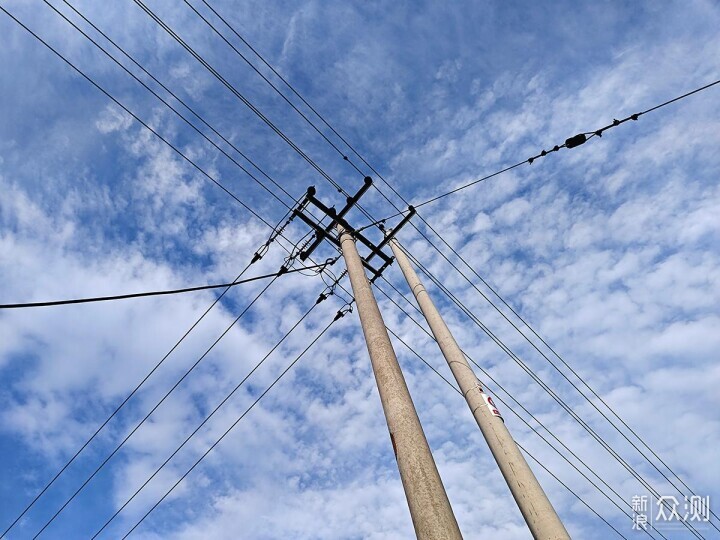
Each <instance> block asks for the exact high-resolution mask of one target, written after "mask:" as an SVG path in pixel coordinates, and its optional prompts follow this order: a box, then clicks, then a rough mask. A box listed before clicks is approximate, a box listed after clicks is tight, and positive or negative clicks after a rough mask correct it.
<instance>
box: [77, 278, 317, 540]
mask: <svg viewBox="0 0 720 540" xmlns="http://www.w3.org/2000/svg"><path fill="white" fill-rule="evenodd" d="M327 298H328V294H327V289H325V291H323V292H321V293H320V296H319V297H318V299H317V301H315V302H314V303H313V305H312V306H311V307H310V309H308V310H307V311H306V312H305V313H304V314H303V315H302V316H301V317H300V318H299V319H298V320H297V322H295V324H293V325H292V326H291V327H290V329H289V330H287V331H286V332H285V333H284V334H283V336H282V337H281V338H280V339H279V340H278V341H277V343H275V345H273V347H272V348H271V349H270V350H269V351H268V352H267V353H266V354H265V356H263V357H262V358H261V359H260V360H259V361H258V362H257V363H256V364H255V366H253V368H252V369H251V370H250V371H249V372H248V373H247V375H245V376H244V377H243V378H242V380H241V381H240V382H239V383H237V385H236V386H235V387H234V388H233V389H232V390H231V391H230V392H229V393H228V394H227V395H226V396H225V397H224V398H223V399H222V400H221V401H220V402H219V403H218V404H217V405H216V406H215V408H214V409H213V410H212V411H211V412H210V413H208V414H206V415H205V418H203V420H202V422H200V424H198V426H197V427H196V428H195V429H194V430H193V431H192V432H191V433H190V434H189V435H188V436H187V437H185V439H184V440H183V442H182V443H180V445H179V446H178V447H177V448H176V449H175V450H174V451H173V452H172V453H171V454H170V455H169V456H168V458H167V459H165V461H163V462H162V464H160V465H159V466H158V467H157V468H156V469H155V471H154V472H153V473H152V474H151V475H150V476H149V477H148V478H147V479H146V480H145V481H144V482H143V483H142V484H141V485H140V486H139V487H138V488H137V489H136V490H135V491H134V492H133V494H132V495H130V496H129V497H128V498H127V499H126V500H125V502H124V503H123V504H122V505H120V506H119V507H118V509H117V510H116V511H115V513H114V514H113V515H112V516H110V517H109V518H108V519H107V520H106V521H105V522H104V523H103V525H102V527H100V529H98V530H97V531H96V532H95V534H94V535H93V536H92V538H91V540H94V539H95V538H97V537H98V536H99V535H100V533H102V531H104V530H105V529H106V528H107V527H108V525H110V523H112V521H113V520H114V519H115V518H116V517H117V516H118V515H119V514H120V513H121V512H122V511H123V510H124V509H125V507H127V505H128V504H130V502H132V500H133V499H135V497H136V496H137V495H138V494H139V493H140V492H141V491H142V490H143V489H144V488H145V486H147V485H148V484H149V483H150V482H151V481H152V479H153V478H155V477H156V476H157V475H158V474H159V473H160V471H161V470H162V469H163V468H165V466H166V465H167V464H168V463H169V462H170V461H171V460H172V459H173V458H174V457H175V456H176V455H177V454H178V452H180V450H182V449H183V448H184V447H185V445H186V444H187V443H188V442H189V441H190V439H192V438H193V437H194V436H195V434H197V432H198V431H200V429H202V427H203V426H204V425H205V424H207V423H208V422H209V421H210V419H211V418H212V417H213V416H215V413H217V412H218V410H220V408H221V407H222V406H223V405H225V403H227V402H228V401H229V400H230V398H232V397H233V396H234V395H235V393H236V392H237V391H238V390H240V388H242V386H243V385H244V384H245V383H246V382H247V380H248V379H249V378H250V377H251V376H252V374H253V373H255V372H256V371H257V370H258V369H259V368H260V366H262V365H263V364H264V363H265V361H266V360H267V359H268V358H269V357H270V356H271V355H272V354H273V353H274V352H275V351H276V350H277V348H278V347H280V345H282V344H283V343H284V342H285V340H286V339H287V338H289V337H290V335H291V334H292V333H293V331H294V330H295V329H296V328H297V327H298V326H300V324H302V322H303V321H304V320H305V319H306V318H307V317H308V315H310V313H312V311H313V310H314V309H315V308H316V307H317V306H318V305H319V304H320V303H322V302H323V301H324V300H326V299H327Z"/></svg>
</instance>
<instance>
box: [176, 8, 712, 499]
mask: <svg viewBox="0 0 720 540" xmlns="http://www.w3.org/2000/svg"><path fill="white" fill-rule="evenodd" d="M185 1H186V3H187V4H188V5H189V6H190V7H191V9H192V10H193V11H194V12H195V13H196V14H197V15H198V16H199V17H200V18H201V19H202V20H203V21H204V22H205V23H206V24H208V26H210V28H212V29H213V31H214V32H215V33H217V34H218V35H219V36H220V37H221V38H222V39H223V40H224V41H225V42H226V43H227V44H228V45H229V46H230V47H231V48H232V49H233V50H234V51H235V52H236V53H237V54H238V55H239V56H240V57H241V58H242V59H243V60H244V61H245V62H246V63H248V65H250V66H251V67H252V68H253V70H255V72H256V73H258V74H259V75H260V76H261V77H262V78H263V80H265V82H266V83H268V84H269V85H270V86H271V87H272V88H273V89H274V90H275V91H276V92H277V93H278V94H279V95H280V96H281V97H282V98H283V99H284V100H285V101H286V102H288V103H289V104H290V105H291V107H292V108H293V109H294V110H295V111H296V112H297V113H298V114H300V116H302V118H303V119H304V120H305V121H306V122H308V123H309V124H310V125H311V126H312V127H313V128H314V129H315V130H316V131H317V132H318V133H320V134H321V136H322V137H323V139H325V140H326V141H327V142H328V143H329V144H330V145H331V146H332V147H333V148H334V149H335V150H336V151H337V152H338V153H340V154H341V155H343V153H342V151H340V150H339V149H338V148H337V146H336V145H335V144H334V143H332V142H331V141H329V139H328V138H327V137H326V136H325V135H324V134H323V133H322V132H321V131H320V130H319V129H318V128H317V127H316V126H315V124H314V123H313V122H312V121H311V120H309V119H308V118H307V116H305V115H304V114H303V113H302V112H301V111H299V109H298V108H297V107H296V106H295V105H294V104H293V103H292V102H290V101H289V100H288V98H287V97H286V96H285V95H284V94H283V93H282V92H280V90H279V89H278V88H277V87H276V86H275V85H274V84H273V83H272V82H270V81H269V80H268V79H267V78H266V77H265V76H264V75H263V74H262V73H261V72H260V71H259V70H258V69H257V68H256V67H255V66H254V65H253V64H252V63H251V62H249V60H248V59H247V58H246V57H245V56H244V55H243V54H242V53H241V52H240V51H238V50H237V48H235V47H234V46H233V45H232V44H231V43H229V41H228V40H227V39H226V38H225V37H224V36H223V35H222V34H221V33H220V32H219V31H218V30H217V29H216V28H215V27H214V26H213V25H212V23H210V22H209V21H208V20H207V19H206V18H205V17H203V16H202V15H201V14H200V13H199V12H198V11H197V10H196V9H195V8H194V7H193V6H192V5H191V4H189V2H187V0H185ZM203 3H204V4H205V5H206V6H207V7H208V8H209V9H210V10H211V11H212V12H213V13H214V14H215V15H216V16H217V17H218V18H219V19H220V20H221V21H222V22H223V23H224V24H225V25H226V26H227V27H228V28H229V29H230V30H231V31H232V32H233V33H234V34H235V35H236V36H237V37H238V38H239V39H240V40H241V41H242V42H243V43H244V44H245V45H246V46H247V47H248V48H250V49H251V50H252V51H253V53H255V55H256V56H258V58H260V60H261V61H262V62H263V63H264V64H265V65H266V66H267V67H269V68H270V70H271V71H272V72H273V73H274V74H275V75H276V76H278V77H279V78H280V79H281V80H282V81H283V82H284V83H285V84H286V86H288V87H289V88H290V90H291V91H292V92H293V93H294V94H295V95H296V96H297V97H299V98H300V99H301V101H302V102H303V103H304V104H305V105H306V106H308V107H309V108H310V110H312V111H313V112H314V113H315V114H316V115H317V116H318V117H319V118H320V119H321V121H322V122H323V123H324V124H325V125H326V126H327V127H329V128H330V129H331V131H332V132H333V133H335V135H337V136H338V137H339V138H340V139H341V140H342V141H343V142H344V143H345V144H346V145H347V146H348V147H349V148H350V149H351V150H352V151H353V152H354V153H355V154H356V155H357V156H358V157H359V158H360V159H361V160H362V161H363V162H364V163H365V164H366V165H367V166H368V167H370V169H371V170H372V171H373V172H374V173H375V174H377V175H378V176H379V177H380V178H381V179H382V180H383V182H384V183H385V184H386V185H387V186H388V187H389V188H390V189H391V190H392V191H393V192H394V193H395V194H396V195H398V196H399V197H400V198H401V199H402V200H403V201H405V199H404V198H403V197H402V196H401V195H400V194H399V193H398V192H397V191H396V190H395V189H394V188H393V187H392V186H391V185H390V184H389V183H388V182H387V181H386V180H385V179H384V178H383V177H382V175H380V173H379V172H378V171H376V170H375V169H374V168H373V167H372V166H371V165H370V164H369V163H368V162H367V161H366V160H365V159H364V158H363V157H362V156H361V155H360V154H359V153H358V152H357V150H355V148H354V147H353V146H352V145H351V144H350V143H349V142H348V141H347V140H345V139H344V138H343V137H342V136H341V135H340V133H339V132H337V131H336V130H335V129H334V128H333V127H332V126H331V125H330V124H329V123H328V122H327V121H326V120H325V118H324V117H323V116H322V115H321V114H320V113H319V112H318V111H317V110H316V109H314V108H313V107H312V105H310V103H308V102H307V100H305V99H304V98H303V97H302V95H300V93H299V92H297V90H296V89H295V88H294V87H293V86H292V84H290V83H289V82H288V81H287V80H286V79H284V78H283V77H282V75H281V74H280V73H278V72H277V70H275V69H274V68H273V66H272V65H271V64H269V63H268V62H267V61H266V60H265V58H264V57H263V56H262V55H261V54H260V53H259V52H258V51H257V50H256V49H254V48H253V47H252V45H250V43H248V42H247V40H246V39H245V38H243V37H242V36H241V35H240V34H239V33H238V32H237V30H236V29H235V28H234V27H233V26H232V25H231V24H230V23H228V22H227V20H226V19H224V18H223V17H222V16H221V15H220V14H219V13H218V12H217V11H216V10H215V9H214V8H213V7H212V6H211V5H210V4H209V3H208V2H207V1H206V0H203ZM718 82H720V81H718ZM714 84H716V83H712V84H710V85H707V86H706V87H703V88H701V89H698V90H696V91H693V92H690V93H688V94H685V95H684V96H681V97H680V98H675V99H674V100H671V101H668V102H666V103H665V104H663V105H661V106H664V105H667V104H669V103H671V102H674V101H677V100H678V99H682V98H683V97H687V96H688V95H692V94H693V93H697V92H698V91H700V90H703V89H705V88H709V87H710V86H713V85H714ZM659 107H660V106H658V107H654V108H652V109H649V110H647V111H644V112H642V113H637V114H634V115H631V116H630V117H628V118H626V119H624V120H621V121H618V120H615V121H614V122H613V124H611V125H609V126H606V127H604V128H601V129H600V130H598V131H596V132H595V133H594V134H593V136H602V133H603V131H605V130H607V129H611V128H613V127H616V126H617V125H620V124H621V123H624V122H626V121H629V120H631V119H632V120H637V119H638V117H639V116H640V115H641V114H645V113H646V112H650V111H651V110H655V109H657V108H659ZM585 135H587V134H584V135H578V136H575V137H572V138H570V139H568V140H567V141H566V143H565V144H563V145H562V146H556V147H554V148H553V149H552V150H551V151H558V150H559V149H560V148H561V147H567V148H573V147H576V146H579V145H580V144H583V143H584V142H585V141H586V140H587V137H585ZM547 153H549V152H548V151H545V150H543V151H542V152H541V153H540V154H538V156H534V157H531V158H529V160H527V161H528V162H529V163H532V162H533V161H534V160H535V159H537V158H539V157H544V156H545V155H547ZM343 158H344V159H345V160H348V157H347V156H344V155H343ZM523 163H524V162H521V163H518V164H516V165H513V166H511V167H508V168H506V169H503V170H502V171H499V172H497V173H493V174H492V175H490V176H488V177H485V178H484V179H487V178H490V177H492V176H496V175H498V174H501V173H502V172H506V171H507V170H510V169H512V168H515V167H517V166H519V165H521V164H523ZM351 164H352V165H353V167H355V168H356V170H358V172H360V171H359V169H357V167H356V166H355V165H354V164H353V163H352V162H351ZM375 187H376V189H377V190H378V192H379V193H380V194H381V195H382V196H383V197H384V198H385V199H386V200H387V201H388V202H390V203H391V204H392V205H393V206H395V205H394V204H393V203H392V201H391V200H390V199H388V197H386V196H385V195H384V194H383V193H382V191H381V190H379V188H377V186H375ZM405 202H407V201H405ZM423 204H426V203H421V204H419V205H416V206H422V205H423ZM395 208H396V209H397V207H395ZM393 217H394V216H393ZM387 219H389V218H387ZM420 219H422V221H423V222H425V224H426V225H427V226H428V228H430V229H431V230H432V231H433V232H434V233H435V234H436V235H437V236H438V237H439V238H440V239H441V240H442V241H443V243H445V244H446V245H447V246H448V247H450V249H451V250H452V251H453V252H454V253H455V254H456V255H458V256H459V257H460V258H461V259H462V257H461V256H460V255H459V254H458V253H457V252H456V251H455V250H454V249H453V248H452V246H450V245H449V244H448V243H447V242H446V241H445V239H444V238H442V236H440V234H439V233H438V232H437V231H436V230H435V229H434V228H433V227H432V226H431V225H430V224H429V223H428V222H427V221H426V220H424V219H423V218H422V217H421V218H420ZM384 221H385V220H379V222H384ZM375 223H378V222H375ZM375 223H372V224H371V225H374V224H375ZM415 228H416V230H418V232H419V233H420V234H421V235H422V236H423V237H424V238H425V239H426V240H427V241H428V242H429V243H430V244H431V245H432V246H433V247H434V248H435V249H436V250H437V251H438V252H439V253H441V255H443V257H444V258H445V259H446V260H448V262H449V263H450V264H451V265H452V262H451V261H450V260H449V259H447V257H445V255H444V254H443V253H442V252H441V251H440V250H439V249H438V248H437V247H436V246H435V245H434V244H433V243H432V242H431V241H430V240H429V238H427V236H425V235H424V233H422V231H420V230H419V229H418V228H417V227H415ZM462 260H463V262H464V263H465V264H466V265H467V262H466V261H465V260H464V259H462ZM467 266H468V267H469V265H467ZM453 267H454V268H455V269H456V270H458V271H459V269H457V267H455V266H454V265H453ZM471 270H473V269H472V268H471ZM473 272H475V271H474V270H473ZM475 273H476V274H477V272H475ZM461 274H462V272H461ZM466 279H467V278H466ZM481 279H482V278H481ZM483 282H484V280H483ZM473 286H474V285H473ZM476 289H477V287H476ZM491 290H493V289H492V288H491ZM478 292H480V291H478ZM493 293H495V294H496V295H497V293H496V292H495V291H494V290H493ZM481 294H482V293H481ZM483 296H484V297H485V295H483ZM497 296H498V297H499V295H497ZM485 299H486V300H487V301H488V302H490V304H491V305H493V307H495V309H497V310H498V311H499V313H500V314H501V315H503V317H505V319H506V320H508V322H510V324H512V325H513V326H514V327H515V328H516V329H517V330H518V332H520V333H521V334H522V335H523V337H525V338H526V339H528V338H527V336H525V334H524V333H523V332H521V331H520V330H519V329H518V328H517V326H516V325H515V324H514V323H512V322H511V321H510V320H509V319H508V318H507V317H506V316H505V314H504V313H502V311H500V310H499V309H498V308H497V306H495V304H494V303H493V302H492V301H490V300H489V299H488V298H487V297H485ZM500 299H501V300H502V301H503V303H505V304H506V305H507V302H505V301H504V299H502V298H501V297H500ZM511 309H512V308H511ZM513 311H514V310H513ZM523 322H525V321H523ZM525 324H527V323H525ZM528 326H529V325H528ZM533 332H534V333H535V331H534V330H533ZM536 335H537V334H536ZM538 337H539V336H538ZM528 341H529V342H530V343H531V344H532V345H533V346H534V347H535V348H536V349H537V346H535V344H534V343H533V342H532V341H530V340H528ZM538 351H539V349H538ZM539 352H541V354H543V353H542V351H539ZM553 352H554V351H553ZM543 356H545V355H544V354H543ZM545 358H546V359H547V360H548V361H549V362H550V363H551V364H553V363H552V361H550V360H549V359H548V358H547V357H546V356H545ZM561 360H562V359H561ZM562 361H563V363H564V364H566V362H565V361H564V360H562ZM553 365H554V364H553ZM566 365H567V364H566ZM568 367H569V366H568ZM556 369H557V368H556ZM570 369H571V371H573V373H574V374H575V375H576V376H577V377H578V378H580V376H579V375H578V374H577V373H576V372H575V371H574V370H572V368H570ZM560 373H561V374H562V375H563V376H564V377H565V378H566V379H567V380H568V382H570V383H571V384H573V386H575V385H574V383H572V381H570V380H569V379H568V378H567V377H566V376H565V375H564V374H563V373H562V372H560ZM581 380H582V379H581ZM582 382H583V384H585V385H586V386H588V385H587V383H586V382H585V381H584V380H582ZM575 388H576V389H577V390H578V392H579V393H580V394H581V395H582V396H583V397H585V399H588V398H587V397H586V396H585V395H584V393H583V392H582V391H580V390H579V389H578V388H577V387H576V386H575ZM588 388H589V387H588ZM591 390H592V389H591ZM593 393H595V392H594V391H593ZM588 401H590V400H589V399H588ZM603 403H604V404H605V406H606V407H608V408H609V406H608V405H607V404H606V403H605V402H604V401H603ZM591 404H592V405H593V406H595V405H594V403H592V402H591ZM595 408H596V409H597V407H596V406H595ZM597 410H598V412H600V413H601V414H602V415H603V417H604V418H605V419H606V420H608V421H609V422H610V423H611V425H613V427H615V429H616V430H618V431H619V432H620V433H621V434H622V435H623V437H625V439H626V440H628V442H631V441H629V439H628V438H627V436H625V434H624V433H622V432H621V431H620V430H619V429H618V428H617V426H615V424H614V423H613V422H612V421H610V419H609V418H607V416H606V415H605V414H604V413H602V411H600V410H599V409H597ZM612 412H613V414H615V416H617V414H616V413H615V411H612ZM618 418H619V417H618ZM620 420H621V421H622V419H620ZM623 424H624V425H625V426H626V427H628V429H629V426H627V424H625V423H624V422H623ZM631 431H632V430H631ZM633 434H634V435H635V436H636V437H637V434H636V433H635V432H634V431H633ZM642 442H643V444H645V446H646V447H647V444H646V443H645V442H644V441H642ZM631 444H632V445H633V446H634V447H635V448H636V449H637V450H638V451H639V452H640V454H641V455H642V456H643V457H644V458H645V459H648V458H647V456H645V454H644V453H643V452H642V451H641V450H640V449H639V448H637V446H636V445H634V443H632V442H631ZM648 449H649V450H650V451H651V452H652V453H653V455H655V456H656V457H658V456H657V454H655V452H654V451H652V449H650V448H649V447H648ZM658 459H660V458H659V457H658ZM648 461H649V462H650V463H651V464H652V465H653V466H654V467H655V469H656V470H658V472H660V473H661V474H662V475H663V476H664V477H665V478H666V479H667V480H668V481H670V483H671V484H673V483H672V481H671V480H670V479H669V478H668V477H667V475H665V474H664V473H663V472H662V471H661V470H660V469H658V468H657V466H655V465H654V463H652V462H651V461H650V460H649V459H648ZM660 461H661V463H663V465H665V466H666V467H667V464H665V463H664V462H663V461H662V460H660ZM668 469H669V467H668ZM669 470H671V469H669ZM671 472H672V470H671ZM673 474H674V472H673ZM676 476H677V475H676ZM683 484H684V485H685V486H686V487H687V485H686V484H685V483H684V482H683ZM673 486H674V487H677V486H675V485H674V484H673ZM688 489H689V488H688ZM691 491H692V490H691Z"/></svg>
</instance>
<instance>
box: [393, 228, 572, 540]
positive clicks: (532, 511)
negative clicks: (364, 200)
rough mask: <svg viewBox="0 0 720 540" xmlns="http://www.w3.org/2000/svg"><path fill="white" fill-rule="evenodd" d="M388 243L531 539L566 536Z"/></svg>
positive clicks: (397, 250) (406, 265)
mask: <svg viewBox="0 0 720 540" xmlns="http://www.w3.org/2000/svg"><path fill="white" fill-rule="evenodd" d="M390 247H391V248H392V251H393V254H394V255H395V259H396V260H397V262H398V265H399V266H400V269H401V270H402V273H403V275H404V276H405V279H406V280H407V282H408V285H409V286H410V290H412V292H413V294H414V295H415V299H416V300H417V303H418V304H419V305H420V309H421V311H422V313H423V315H424V316H425V319H426V320H427V322H428V325H429V326H430V330H431V331H432V333H433V335H434V336H435V339H436V340H437V342H438V345H440V350H441V351H442V353H443V356H445V359H446V360H447V362H448V365H449V366H450V369H451V370H452V373H453V375H454V376H455V380H456V381H457V383H458V385H459V386H460V390H461V391H462V393H463V396H465V401H467V404H468V407H470V411H471V412H472V414H473V416H474V417H475V420H476V421H477V424H478V426H480V431H482V434H483V436H484V437H485V440H486V441H487V444H488V446H489V447H490V451H491V452H492V455H493V457H494V458H495V461H496V462H497V464H498V466H499V467H500V472H501V473H502V475H503V477H504V478H505V481H506V482H507V485H508V487H509V488H510V492H511V493H512V496H513V497H514V498H515V502H516V503H517V505H518V507H519V508H520V512H521V513H522V515H523V517H524V518H525V522H526V523H527V526H528V528H529V529H530V532H531V533H532V535H533V537H534V538H535V539H536V540H570V535H569V534H568V532H567V531H566V530H565V527H564V526H563V524H562V522H561V521H560V518H559V517H558V515H557V513H556V512H555V509H554V508H553V507H552V504H550V501H549V500H548V498H547V495H545V492H544V491H543V489H542V487H540V484H539V483H538V481H537V478H535V475H534V474H533V472H532V470H531V469H530V467H529V466H528V464H527V462H526V461H525V458H524V457H523V455H522V454H521V453H520V450H519V449H518V447H517V444H515V441H514V440H513V438H512V437H511V436H510V432H509V431H508V429H507V427H506V426H505V422H503V419H502V416H500V412H499V411H498V409H497V408H496V407H495V404H494V403H493V401H492V398H491V397H489V396H488V395H487V394H485V392H483V387H482V384H480V381H479V380H478V378H477V377H476V376H475V373H473V370H472V368H471V367H470V365H469V364H468V362H467V360H466V358H465V355H464V354H463V353H462V351H461V350H460V347H459V346H458V344H457V342H456V341H455V338H454V337H453V335H452V334H451V333H450V329H449V328H448V327H447V325H446V324H445V321H444V320H443V319H442V317H441V316H440V313H439V312H438V310H437V308H436V307H435V305H434V304H433V302H432V300H431V299H430V296H429V295H428V293H427V291H426V290H425V287H424V286H423V284H422V283H421V282H420V279H419V278H418V276H417V274H416V273H415V270H413V267H412V266H411V265H410V261H409V260H408V258H407V255H405V252H404V251H403V250H402V248H401V247H400V245H399V244H398V243H397V242H396V241H395V240H394V239H393V240H390Z"/></svg>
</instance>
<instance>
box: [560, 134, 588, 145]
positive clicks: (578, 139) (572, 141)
mask: <svg viewBox="0 0 720 540" xmlns="http://www.w3.org/2000/svg"><path fill="white" fill-rule="evenodd" d="M586 141H587V135H585V134H584V133H578V134H577V135H575V136H574V137H570V138H569V139H566V140H565V147H566V148H575V147H576V146H580V145H581V144H585V142H586Z"/></svg>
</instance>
